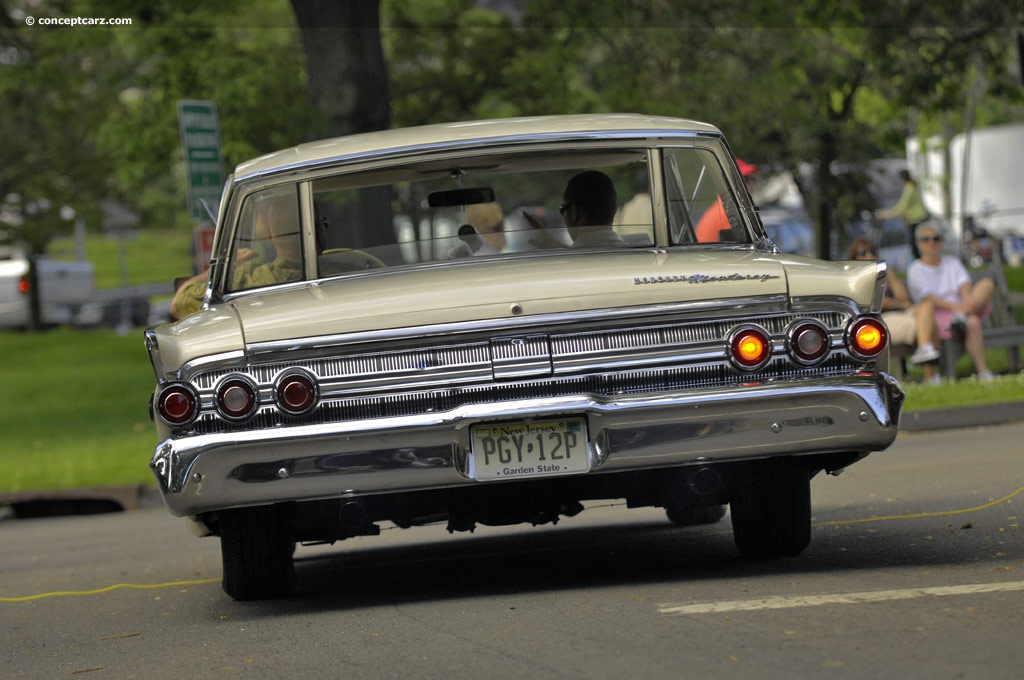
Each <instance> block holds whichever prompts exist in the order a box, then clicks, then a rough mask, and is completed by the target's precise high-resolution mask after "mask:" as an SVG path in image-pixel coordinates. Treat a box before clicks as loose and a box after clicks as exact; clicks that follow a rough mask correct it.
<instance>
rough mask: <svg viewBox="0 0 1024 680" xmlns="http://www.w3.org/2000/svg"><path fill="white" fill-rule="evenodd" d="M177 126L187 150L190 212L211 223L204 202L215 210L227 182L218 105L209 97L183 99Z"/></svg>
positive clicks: (186, 163)
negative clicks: (205, 98)
mask: <svg viewBox="0 0 1024 680" xmlns="http://www.w3.org/2000/svg"><path fill="white" fill-rule="evenodd" d="M178 127H179V128H180V130H181V145H182V147H183V148H184V150H185V177H186V182H187V185H188V214H189V217H191V218H192V220H193V221H194V222H196V223H203V222H207V223H208V222H209V221H211V220H210V219H209V216H208V215H207V212H206V210H205V209H204V208H203V204H202V202H203V201H206V203H207V205H209V206H210V209H211V210H213V211H216V209H217V204H218V203H219V202H220V196H221V191H222V189H223V186H224V169H223V162H222V160H221V149H220V122H219V121H218V119H217V108H216V107H215V106H214V104H213V102H210V101H198V100H194V99H180V100H178Z"/></svg>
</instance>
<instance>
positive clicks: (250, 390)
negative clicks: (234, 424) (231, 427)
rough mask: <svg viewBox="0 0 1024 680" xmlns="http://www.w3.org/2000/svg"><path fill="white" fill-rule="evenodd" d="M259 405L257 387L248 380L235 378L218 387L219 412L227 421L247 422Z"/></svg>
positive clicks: (239, 377) (228, 379)
mask: <svg viewBox="0 0 1024 680" xmlns="http://www.w3.org/2000/svg"><path fill="white" fill-rule="evenodd" d="M258 405H259V398H258V395H257V393H256V387H255V385H253V384H252V382H250V381H249V380H248V379H247V378H243V377H241V376H233V377H230V378H227V379H226V380H224V381H222V382H221V383H220V385H218V386H217V411H218V412H220V415H221V416H222V417H223V418H224V419H225V420H232V421H238V420H245V419H246V418H248V417H249V416H251V415H252V414H253V413H255V412H256V407H257V406H258Z"/></svg>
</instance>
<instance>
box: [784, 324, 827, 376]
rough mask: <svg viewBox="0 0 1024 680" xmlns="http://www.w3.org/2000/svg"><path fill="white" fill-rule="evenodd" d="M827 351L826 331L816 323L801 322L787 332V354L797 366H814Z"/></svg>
mask: <svg viewBox="0 0 1024 680" xmlns="http://www.w3.org/2000/svg"><path fill="white" fill-rule="evenodd" d="M828 349H829V336H828V331H827V330H825V328H824V327H823V326H822V325H821V324H818V323H814V322H812V321H802V322H800V323H798V324H797V325H796V326H794V327H793V328H792V329H790V331H789V352H790V355H791V356H792V357H793V360H794V361H796V362H797V363H798V364H804V365H810V364H815V363H817V362H819V361H820V360H822V359H823V358H825V355H826V354H828Z"/></svg>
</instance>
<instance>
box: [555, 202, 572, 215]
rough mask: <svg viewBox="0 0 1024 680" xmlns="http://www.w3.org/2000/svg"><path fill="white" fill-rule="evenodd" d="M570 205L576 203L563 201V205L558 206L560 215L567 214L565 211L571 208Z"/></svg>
mask: <svg viewBox="0 0 1024 680" xmlns="http://www.w3.org/2000/svg"><path fill="white" fill-rule="evenodd" d="M570 205H574V204H573V203H563V204H562V205H560V206H558V214H559V215H565V213H566V212H567V211H568V210H569V206H570Z"/></svg>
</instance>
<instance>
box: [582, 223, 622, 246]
mask: <svg viewBox="0 0 1024 680" xmlns="http://www.w3.org/2000/svg"><path fill="white" fill-rule="evenodd" d="M579 230H580V232H581V233H580V234H579V235H578V236H577V237H576V238H575V239H573V241H572V247H573V248H599V247H601V246H621V245H624V244H623V242H622V237H621V236H619V235H618V234H616V233H615V231H614V230H613V229H612V228H611V227H580V228H579Z"/></svg>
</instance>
